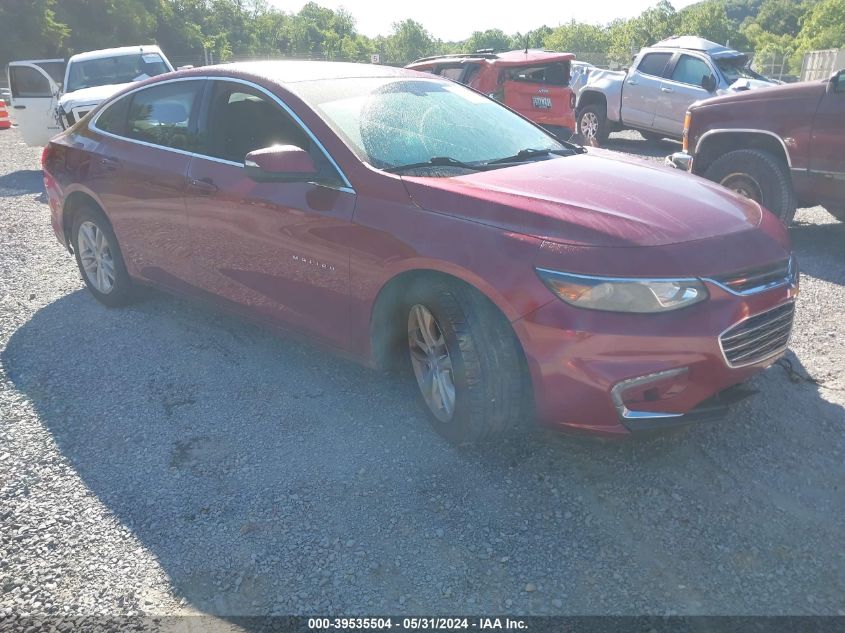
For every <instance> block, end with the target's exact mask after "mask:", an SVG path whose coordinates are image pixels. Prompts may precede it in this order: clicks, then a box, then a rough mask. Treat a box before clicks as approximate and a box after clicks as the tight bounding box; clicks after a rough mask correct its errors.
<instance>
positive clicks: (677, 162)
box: [663, 152, 693, 172]
mask: <svg viewBox="0 0 845 633" xmlns="http://www.w3.org/2000/svg"><path fill="white" fill-rule="evenodd" d="M663 162H664V164H665V165H667V166H668V167H674V168H675V169H680V170H681V171H690V172H691V171H692V162H693V157H692V155H691V154H688V153H687V152H675V153H674V154H670V155H669V156H667V157H666V159H665V160H664V161H663Z"/></svg>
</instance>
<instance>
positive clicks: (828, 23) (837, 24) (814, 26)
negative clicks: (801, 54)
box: [797, 0, 845, 51]
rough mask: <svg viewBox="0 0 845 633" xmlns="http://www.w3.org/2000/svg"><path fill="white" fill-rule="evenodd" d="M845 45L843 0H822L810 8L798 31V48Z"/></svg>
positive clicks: (839, 46) (810, 48)
mask: <svg viewBox="0 0 845 633" xmlns="http://www.w3.org/2000/svg"><path fill="white" fill-rule="evenodd" d="M843 47H845V0H822V1H821V2H819V3H818V4H816V5H815V6H813V8H812V9H811V10H810V12H809V15H807V17H806V18H805V19H804V24H803V26H802V27H801V31H800V32H799V33H798V46H797V48H798V50H800V51H812V50H817V49H824V48H843Z"/></svg>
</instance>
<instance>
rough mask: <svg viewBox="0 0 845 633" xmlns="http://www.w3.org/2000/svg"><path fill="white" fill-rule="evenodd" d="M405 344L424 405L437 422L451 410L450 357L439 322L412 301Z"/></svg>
mask: <svg viewBox="0 0 845 633" xmlns="http://www.w3.org/2000/svg"><path fill="white" fill-rule="evenodd" d="M408 347H409V350H410V353H411V365H412V366H413V368H414V375H415V376H416V377H417V384H418V385H419V387H420V391H421V392H422V395H423V398H424V399H425V402H426V404H427V405H428V408H429V409H430V410H431V412H432V413H433V414H434V416H435V417H436V418H437V419H438V420H440V421H441V422H449V421H451V420H452V417H453V416H454V414H455V380H454V377H453V375H452V358H451V357H450V356H449V350H448V349H447V347H446V339H445V337H444V336H443V330H442V329H441V328H440V324H439V323H437V319H435V318H434V315H433V314H432V313H431V311H430V310H429V309H428V308H426V307H425V306H422V305H419V304H415V305H414V306H413V307H412V308H411V310H410V312H409V313H408Z"/></svg>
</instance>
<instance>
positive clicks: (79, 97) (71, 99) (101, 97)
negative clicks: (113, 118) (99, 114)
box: [59, 83, 132, 110]
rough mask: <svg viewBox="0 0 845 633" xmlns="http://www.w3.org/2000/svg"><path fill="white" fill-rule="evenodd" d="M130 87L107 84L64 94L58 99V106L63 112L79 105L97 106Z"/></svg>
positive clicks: (128, 84)
mask: <svg viewBox="0 0 845 633" xmlns="http://www.w3.org/2000/svg"><path fill="white" fill-rule="evenodd" d="M130 85H132V84H131V83H127V84H108V85H105V86H91V87H90V88H81V89H80V90H74V91H73V92H66V93H65V94H63V95H62V96H61V97H59V106H61V107H62V108H64V109H65V110H69V109H70V108H76V107H78V106H81V105H97V104H98V103H100V102H101V101H105V100H106V99H108V98H109V97H111V96H112V95H114V94H117V93H118V92H120V91H121V90H123V89H124V88H126V86H130Z"/></svg>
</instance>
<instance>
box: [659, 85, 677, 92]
mask: <svg viewBox="0 0 845 633" xmlns="http://www.w3.org/2000/svg"><path fill="white" fill-rule="evenodd" d="M660 92H675V91H674V90H672V89H671V88H667V87H666V86H660Z"/></svg>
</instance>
